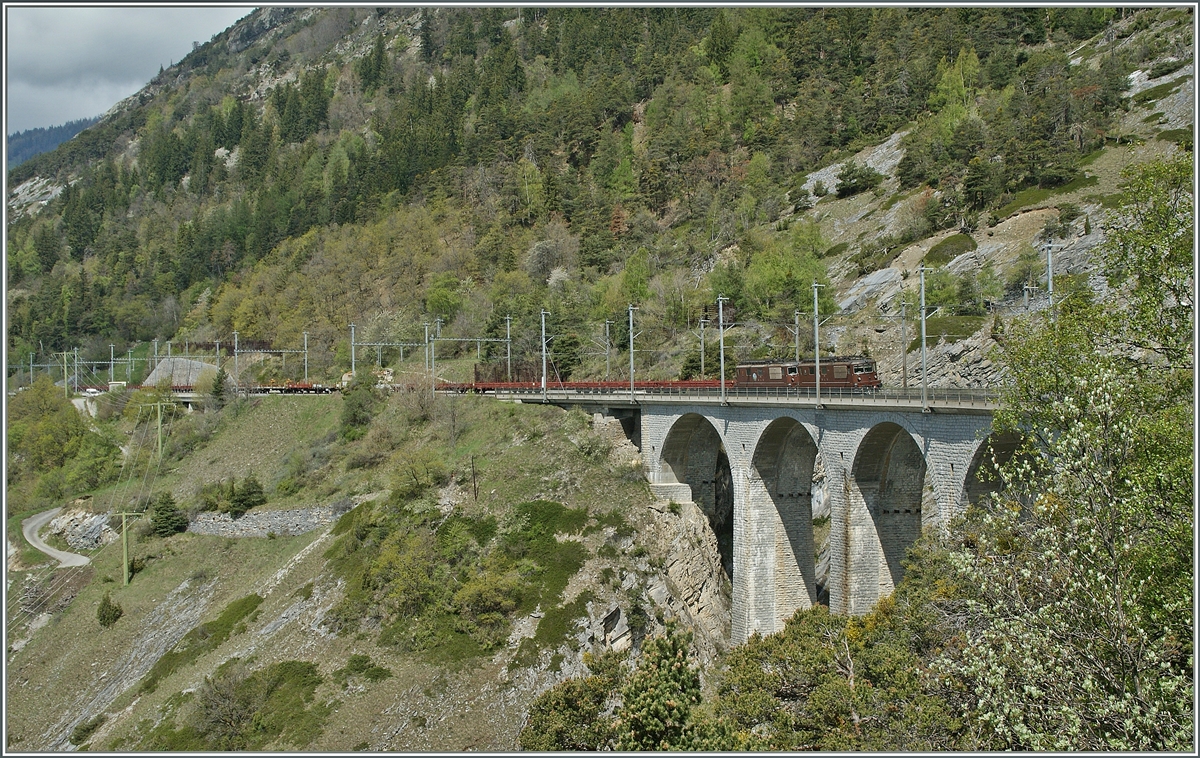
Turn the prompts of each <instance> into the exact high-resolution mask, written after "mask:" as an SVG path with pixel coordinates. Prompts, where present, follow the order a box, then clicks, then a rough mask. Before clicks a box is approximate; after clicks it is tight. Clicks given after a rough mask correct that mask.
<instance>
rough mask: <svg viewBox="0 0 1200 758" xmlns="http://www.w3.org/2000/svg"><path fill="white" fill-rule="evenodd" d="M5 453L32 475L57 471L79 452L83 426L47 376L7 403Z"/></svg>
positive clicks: (85, 433)
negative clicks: (52, 470) (36, 472)
mask: <svg viewBox="0 0 1200 758" xmlns="http://www.w3.org/2000/svg"><path fill="white" fill-rule="evenodd" d="M7 413H8V429H7V433H8V449H9V453H10V455H12V456H15V457H16V458H17V462H18V463H19V464H20V463H23V464H25V465H28V466H29V467H30V468H31V469H32V470H33V471H45V470H48V469H51V468H57V467H59V466H62V465H63V464H64V463H66V462H67V461H69V460H70V459H72V458H73V457H74V456H75V455H76V453H78V452H79V449H80V446H81V445H82V443H83V440H84V438H85V437H86V436H87V435H88V434H89V432H88V429H87V424H86V423H85V422H84V421H83V418H82V417H81V416H80V414H79V411H77V410H76V409H75V406H73V405H72V404H71V401H70V400H68V399H67V398H66V397H64V396H63V391H62V389H61V388H59V387H55V386H54V383H53V382H52V381H51V380H50V377H49V376H46V375H44V374H43V375H42V376H39V377H38V379H37V381H36V382H34V383H33V385H32V386H31V387H29V388H28V389H26V390H25V391H24V392H21V393H18V394H17V395H16V396H15V397H13V398H12V399H11V400H10V401H9V403H8V410H7Z"/></svg>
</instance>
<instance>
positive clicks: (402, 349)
mask: <svg viewBox="0 0 1200 758" xmlns="http://www.w3.org/2000/svg"><path fill="white" fill-rule="evenodd" d="M400 360H404V348H400ZM304 381H305V382H307V381H308V332H305V333H304Z"/></svg>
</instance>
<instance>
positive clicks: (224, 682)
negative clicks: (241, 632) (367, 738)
mask: <svg viewBox="0 0 1200 758" xmlns="http://www.w3.org/2000/svg"><path fill="white" fill-rule="evenodd" d="M321 681H322V679H321V675H320V674H319V673H318V671H317V667H316V665H315V664H313V663H311V662H308V661H281V662H279V663H273V664H271V665H269V666H267V667H265V668H260V669H256V670H250V668H249V666H248V664H246V663H243V662H242V661H240V660H239V659H237V658H233V659H231V660H229V661H228V662H226V663H225V664H223V665H222V666H221V667H220V668H219V669H217V671H216V673H214V674H213V675H212V676H210V677H205V680H204V684H203V685H201V686H200V688H199V690H198V691H197V692H196V708H195V709H194V711H193V712H192V713H191V715H190V718H188V719H186V720H185V722H184V723H183V724H182V725H181V726H179V727H175V726H174V725H173V724H172V723H171V721H170V720H164V721H162V722H160V723H159V724H158V725H157V726H155V727H154V729H152V730H151V731H150V733H149V734H148V735H147V736H146V737H145V738H144V739H143V741H142V744H141V747H142V748H143V749H147V750H222V751H228V750H261V749H263V748H264V747H266V746H268V745H279V746H290V747H295V748H303V747H306V746H308V745H309V744H311V743H312V741H313V740H315V739H316V738H317V737H319V736H320V735H321V731H322V730H323V728H324V723H325V720H326V718H327V717H328V716H329V714H330V711H331V710H332V708H331V706H330V705H319V704H314V703H313V700H314V691H315V690H316V688H317V686H318V685H319V684H321Z"/></svg>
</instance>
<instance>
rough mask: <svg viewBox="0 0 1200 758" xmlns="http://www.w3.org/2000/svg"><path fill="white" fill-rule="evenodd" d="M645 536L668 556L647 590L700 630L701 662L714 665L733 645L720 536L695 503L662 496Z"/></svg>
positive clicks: (668, 612)
mask: <svg viewBox="0 0 1200 758" xmlns="http://www.w3.org/2000/svg"><path fill="white" fill-rule="evenodd" d="M649 515H650V518H649V519H648V522H649V523H648V524H647V528H646V529H645V530H644V531H643V533H642V538H643V539H645V540H646V541H647V542H648V543H652V545H651V546H650V547H651V550H650V552H651V553H653V554H657V555H662V556H664V562H663V567H662V569H661V571H660V572H659V573H658V576H657V577H656V578H655V580H652V581H650V582H649V583H648V586H647V594H648V595H649V597H650V599H651V600H652V601H653V602H654V604H655V605H656V606H658V607H660V608H662V609H663V610H664V611H665V612H666V614H665V615H667V616H669V617H671V616H677V617H681V618H682V619H683V620H684V621H685V625H686V626H687V627H690V628H691V629H692V630H693V631H694V632H695V639H694V641H693V642H694V645H695V649H696V654H697V658H698V660H699V662H701V663H702V664H703V665H707V664H708V663H711V662H712V661H713V660H714V659H715V658H716V656H717V654H718V653H720V652H721V651H722V650H724V649H725V648H726V647H728V645H729V635H730V627H731V612H732V592H733V588H732V585H731V584H730V581H729V576H728V575H727V574H726V573H725V569H724V568H723V567H722V566H721V555H720V552H719V551H718V550H717V536H716V535H715V534H714V533H713V530H712V527H711V526H709V522H708V517H707V516H705V515H704V512H703V511H702V510H701V509H700V507H699V506H697V505H696V504H695V503H692V502H683V503H679V502H674V501H670V502H668V501H664V500H658V501H656V502H655V503H654V504H653V505H652V506H651V510H650V512H649Z"/></svg>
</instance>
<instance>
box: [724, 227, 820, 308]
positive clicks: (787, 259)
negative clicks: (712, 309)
mask: <svg viewBox="0 0 1200 758" xmlns="http://www.w3.org/2000/svg"><path fill="white" fill-rule="evenodd" d="M814 246H815V247H817V248H819V247H821V246H822V245H821V243H820V241H819V238H818V240H817V241H815V245H813V246H809V247H808V248H807V249H802V250H798V249H795V248H793V249H788V248H785V247H783V246H782V245H770V246H768V247H767V248H765V249H763V250H760V251H758V252H757V253H755V254H754V257H753V258H751V260H750V265H749V266H748V267H747V269H746V274H745V285H744V288H743V289H742V292H741V293H740V294H741V298H743V299H744V302H745V303H746V305H747V306H749V309H750V312H751V313H752V314H754V315H756V316H758V317H759V318H760V319H762V320H764V321H774V320H780V319H783V318H785V317H786V316H787V315H789V314H791V313H792V312H793V311H794V310H796V309H799V310H801V311H804V310H805V306H807V307H809V308H811V307H812V284H813V282H818V283H821V284H824V283H826V280H827V277H826V273H825V266H824V265H823V264H822V263H821V262H820V261H819V260H818V259H817V257H816V255H815V254H814V253H813V252H812V249H813V247H814Z"/></svg>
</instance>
